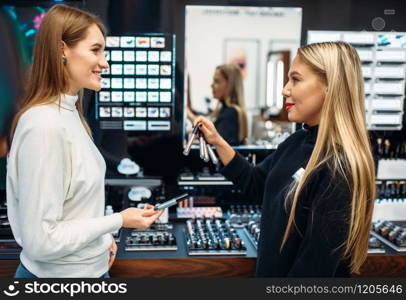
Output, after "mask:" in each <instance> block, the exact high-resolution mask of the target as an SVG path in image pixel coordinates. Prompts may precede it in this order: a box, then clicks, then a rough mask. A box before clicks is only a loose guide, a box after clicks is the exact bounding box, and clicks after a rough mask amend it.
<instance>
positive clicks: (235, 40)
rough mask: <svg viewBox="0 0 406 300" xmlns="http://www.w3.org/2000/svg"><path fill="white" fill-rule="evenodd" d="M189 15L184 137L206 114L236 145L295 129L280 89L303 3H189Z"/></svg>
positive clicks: (263, 142) (256, 143) (265, 142)
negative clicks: (219, 4) (261, 5)
mask: <svg viewBox="0 0 406 300" xmlns="http://www.w3.org/2000/svg"><path fill="white" fill-rule="evenodd" d="M185 15H186V22H185V24H186V25H185V78H184V80H185V94H184V99H185V107H184V112H185V113H184V120H185V124H184V128H185V129H184V140H187V136H188V132H189V131H190V130H191V127H192V122H191V121H192V120H193V118H195V117H196V116H198V115H203V116H205V117H208V118H210V119H211V120H212V121H213V122H214V123H215V125H216V127H217V130H218V131H219V133H220V134H221V135H222V136H223V137H224V138H225V139H226V140H227V141H228V142H229V143H230V144H231V145H232V146H234V147H235V148H274V147H276V145H278V144H279V143H280V142H281V141H283V140H284V139H285V138H286V137H287V136H289V135H290V134H291V133H292V132H293V131H294V127H295V124H293V123H290V122H288V120H287V113H286V112H285V111H284V109H283V104H284V99H283V97H282V95H281V92H282V89H283V86H284V85H285V83H286V82H287V73H288V71H289V65H290V62H291V61H292V60H293V58H294V56H295V55H296V51H297V48H299V46H300V37H301V23H302V9H301V8H293V7H243V6H239V7H237V6H236V7H230V6H198V5H188V6H186V13H185ZM230 65H232V66H237V67H236V68H237V70H238V71H235V70H236V68H234V67H230ZM218 66H222V67H220V68H217V67H218ZM233 70H234V71H233ZM236 72H238V73H239V76H237V75H236V74H235V73H236ZM241 91H243V92H241ZM239 94H242V96H239Z"/></svg>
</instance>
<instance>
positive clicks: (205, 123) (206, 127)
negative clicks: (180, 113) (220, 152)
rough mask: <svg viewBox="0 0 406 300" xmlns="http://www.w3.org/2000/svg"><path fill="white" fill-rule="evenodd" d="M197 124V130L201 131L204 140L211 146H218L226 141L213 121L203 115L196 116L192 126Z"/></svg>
mask: <svg viewBox="0 0 406 300" xmlns="http://www.w3.org/2000/svg"><path fill="white" fill-rule="evenodd" d="M196 126H199V130H200V131H201V132H202V133H203V135H204V139H205V140H206V142H208V143H209V144H211V145H213V146H220V145H221V144H224V143H226V141H225V140H224V139H223V138H222V137H221V135H220V134H219V133H218V132H217V129H216V127H215V126H214V124H213V122H212V121H210V120H209V119H207V118H205V117H201V116H199V117H197V118H196V119H195V121H194V122H193V127H196Z"/></svg>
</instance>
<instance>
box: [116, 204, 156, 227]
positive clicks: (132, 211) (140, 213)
mask: <svg viewBox="0 0 406 300" xmlns="http://www.w3.org/2000/svg"><path fill="white" fill-rule="evenodd" d="M162 213H163V211H155V210H154V207H153V206H152V205H146V206H145V207H144V209H140V208H135V207H130V208H127V209H125V210H123V211H121V212H120V214H121V216H122V217H123V227H126V228H139V229H147V228H148V227H149V226H151V224H152V223H154V222H155V221H156V219H158V218H159V217H160V216H161V215H162Z"/></svg>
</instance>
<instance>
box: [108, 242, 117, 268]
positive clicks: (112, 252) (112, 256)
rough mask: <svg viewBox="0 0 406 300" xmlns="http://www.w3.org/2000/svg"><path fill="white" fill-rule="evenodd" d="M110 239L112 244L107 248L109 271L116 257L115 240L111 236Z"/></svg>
mask: <svg viewBox="0 0 406 300" xmlns="http://www.w3.org/2000/svg"><path fill="white" fill-rule="evenodd" d="M111 238H112V240H113V242H112V243H111V246H110V248H109V254H110V257H109V270H110V268H111V266H112V265H113V263H114V260H115V259H116V255H117V244H116V240H115V239H114V236H113V235H111Z"/></svg>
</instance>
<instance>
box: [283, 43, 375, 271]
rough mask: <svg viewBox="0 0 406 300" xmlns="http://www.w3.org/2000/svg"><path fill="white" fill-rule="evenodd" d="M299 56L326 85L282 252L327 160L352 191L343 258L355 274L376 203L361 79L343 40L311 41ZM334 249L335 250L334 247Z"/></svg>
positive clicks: (357, 64) (294, 190) (354, 58)
mask: <svg viewBox="0 0 406 300" xmlns="http://www.w3.org/2000/svg"><path fill="white" fill-rule="evenodd" d="M297 55H298V58H299V59H300V60H301V61H302V62H303V63H305V64H306V65H307V66H309V67H310V68H311V69H312V70H313V71H314V72H315V73H317V74H318V75H319V76H320V78H321V80H322V81H323V82H325V84H326V86H327V93H326V97H325V100H324V104H323V107H322V111H321V118H320V124H319V130H318V136H317V140H316V144H315V147H314V149H313V152H312V154H311V156H310V159H309V162H308V164H307V167H306V169H305V172H304V174H303V176H302V177H301V179H300V180H299V181H298V182H297V183H296V185H294V186H293V187H292V189H291V193H290V195H291V196H292V195H293V196H292V197H289V196H288V197H287V200H289V199H288V198H290V200H291V201H292V202H291V208H290V214H289V219H288V224H287V226H286V230H285V234H284V237H283V241H282V245H281V250H282V248H283V246H284V244H285V243H286V241H287V239H288V236H289V234H290V232H291V230H292V226H293V225H295V210H296V207H297V204H298V199H299V197H300V193H301V191H302V190H303V188H304V186H305V185H306V182H307V181H308V180H309V177H310V176H311V174H312V173H313V170H316V169H317V168H318V167H319V166H321V165H322V164H325V163H329V165H331V166H332V170H331V171H332V173H333V175H334V174H338V175H340V176H341V177H343V178H345V179H346V181H347V183H348V186H349V187H350V190H351V207H350V215H349V220H348V223H349V224H348V226H349V227H348V239H347V240H346V241H345V242H344V243H343V244H342V245H340V246H339V247H338V248H340V247H344V258H345V259H348V260H349V261H350V269H351V272H352V273H359V271H360V268H361V266H362V264H363V263H364V261H365V259H366V258H367V254H368V239H369V231H370V227H371V221H372V212H373V206H374V201H375V193H376V192H375V164H374V160H373V156H372V152H371V145H370V142H369V138H368V133H367V129H366V120H365V104H364V103H365V102H364V101H365V100H364V81H363V77H362V73H361V63H360V59H359V56H358V54H357V52H356V50H355V49H354V48H353V47H352V46H350V45H349V44H347V43H343V42H326V43H317V44H311V45H307V46H304V47H301V48H300V49H299V50H298V53H297ZM335 250H337V249H335Z"/></svg>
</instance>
